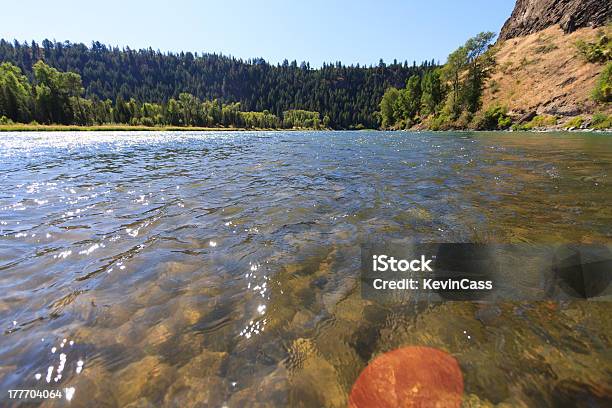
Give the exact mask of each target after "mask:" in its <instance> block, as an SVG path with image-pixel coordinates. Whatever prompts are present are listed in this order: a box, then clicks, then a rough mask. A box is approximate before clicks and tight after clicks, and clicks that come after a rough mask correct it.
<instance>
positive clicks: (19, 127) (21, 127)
mask: <svg viewBox="0 0 612 408" xmlns="http://www.w3.org/2000/svg"><path fill="white" fill-rule="evenodd" d="M277 130H282V131H288V130H289V131H291V130H310V129H275V128H236V127H197V126H142V125H134V126H132V125H95V126H80V125H40V124H37V125H30V124H23V123H16V124H10V125H0V132H74V131H84V132H96V131H139V132H142V131H150V132H155V131H156V132H160V131H173V132H175V131H183V132H185V131H215V132H220V131H277Z"/></svg>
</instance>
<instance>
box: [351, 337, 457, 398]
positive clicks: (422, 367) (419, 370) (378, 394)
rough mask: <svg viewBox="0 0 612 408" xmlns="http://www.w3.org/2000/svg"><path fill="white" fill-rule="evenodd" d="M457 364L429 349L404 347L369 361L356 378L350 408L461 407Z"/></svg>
mask: <svg viewBox="0 0 612 408" xmlns="http://www.w3.org/2000/svg"><path fill="white" fill-rule="evenodd" d="M462 395H463V375H462V374H461V369H460V368H459V364H457V360H455V358H454V357H452V356H451V355H449V354H448V353H445V352H444V351H441V350H438V349H434V348H430V347H404V348H401V349H397V350H393V351H390V352H388V353H385V354H383V355H381V356H379V357H377V358H376V359H374V361H372V362H371V363H370V364H369V365H368V366H367V367H366V368H365V369H364V370H363V371H362V372H361V374H360V375H359V378H357V381H356V382H355V384H354V385H353V389H352V390H351V395H350V398H349V408H399V407H414V408H416V407H424V408H425V407H436V408H450V407H460V406H461V398H462Z"/></svg>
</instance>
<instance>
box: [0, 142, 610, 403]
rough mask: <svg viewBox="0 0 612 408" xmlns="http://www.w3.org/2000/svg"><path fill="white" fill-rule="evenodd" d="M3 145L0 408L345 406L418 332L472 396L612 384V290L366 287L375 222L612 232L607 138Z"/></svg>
mask: <svg viewBox="0 0 612 408" xmlns="http://www.w3.org/2000/svg"><path fill="white" fill-rule="evenodd" d="M0 160H1V162H0V324H1V325H2V332H1V335H0V391H1V392H2V394H1V395H0V402H2V403H1V404H0V405H3V406H6V405H9V406H12V405H15V406H17V405H19V404H28V403H30V404H32V405H38V404H42V405H43V406H65V403H64V401H63V399H64V398H65V397H66V396H64V397H62V400H61V401H60V400H53V399H49V400H45V401H43V400H31V401H29V402H24V401H17V400H9V399H8V392H7V390H9V389H44V388H47V389H54V388H59V389H62V390H65V389H68V390H70V391H69V392H68V394H70V399H71V406H72V407H78V406H94V405H95V406H99V407H102V406H126V405H128V404H130V403H132V404H133V405H132V406H147V404H152V405H153V406H159V405H165V406H195V405H197V404H198V403H199V404H202V406H215V407H221V406H229V407H243V406H251V405H257V404H259V405H257V406H277V405H278V406H298V405H300V404H301V406H307V407H310V406H312V407H321V406H330V407H336V406H338V407H340V406H346V404H347V398H348V393H349V392H350V390H351V386H352V384H353V383H354V381H355V379H356V378H357V376H358V375H359V373H360V371H361V370H362V369H363V368H364V367H365V366H366V365H367V363H368V362H369V361H370V360H371V358H372V357H374V356H376V355H379V354H380V353H382V352H386V351H389V350H393V349H395V348H398V347H403V346H406V345H424V346H429V347H435V348H439V349H442V350H445V351H446V352H448V353H450V354H452V355H453V356H454V357H455V358H456V359H457V361H458V362H459V365H460V367H461V371H462V373H463V377H464V382H465V389H464V401H467V402H470V403H472V404H474V405H473V406H479V405H478V404H484V403H500V402H506V403H509V404H511V405H521V404H523V405H527V406H559V405H563V404H571V403H572V402H576V401H591V400H593V401H610V398H612V391H611V388H610V373H611V372H612V358H611V357H610V356H611V354H610V346H611V342H612V337H611V333H612V321H611V319H610V308H609V302H605V301H604V302H597V301H566V302H512V301H508V302H501V303H498V304H494V305H484V306H483V305H482V304H478V303H475V302H447V303H437V304H431V305H426V306H424V307H419V308H415V307H400V306H397V307H394V306H389V305H382V304H377V303H376V302H375V301H372V300H368V299H364V298H362V296H361V293H360V291H359V262H360V258H359V254H360V246H359V245H360V243H364V242H367V241H369V240H372V239H373V237H389V238H401V237H410V238H412V239H414V240H417V241H420V242H507V243H560V242H569V243H607V244H609V243H611V242H612V206H610V202H611V201H612V200H611V198H612V180H611V175H612V137H611V135H610V134H586V133H530V134H522V133H406V132H374V131H360V132H280V131H279V132H65V133H64V132H62V133H51V132H48V133H47V132H43V133H2V134H0ZM60 368H61V370H60Z"/></svg>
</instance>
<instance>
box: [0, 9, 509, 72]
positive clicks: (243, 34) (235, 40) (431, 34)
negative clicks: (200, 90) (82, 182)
mask: <svg viewBox="0 0 612 408" xmlns="http://www.w3.org/2000/svg"><path fill="white" fill-rule="evenodd" d="M88 3H89V4H90V5H87V4H88ZM513 6H514V0H429V1H427V0H425V1H423V0H420V1H419V0H404V1H401V0H370V1H365V0H311V1H299V2H298V1H292V0H284V1H283V0H260V1H257V0H217V1H196V0H191V1H190V0H172V1H161V0H149V1H135V0H133V1H131V0H105V1H100V2H87V1H85V0H49V1H32V0H20V1H11V2H8V3H7V4H5V5H3V6H2V12H3V16H2V23H1V24H0V37H2V38H4V39H10V40H13V39H15V38H16V39H18V40H20V41H24V40H32V39H34V40H36V41H41V40H42V39H44V38H49V39H56V40H58V41H64V40H69V41H71V42H83V43H85V44H88V45H89V44H90V43H91V41H92V40H97V41H100V42H102V43H104V44H110V45H119V46H126V45H127V46H129V47H131V48H148V47H149V46H151V47H152V48H153V49H155V50H157V49H159V50H161V51H181V50H183V51H193V52H195V51H198V52H217V53H223V54H226V55H233V56H235V57H239V58H244V59H246V58H251V57H262V58H264V59H266V60H268V61H270V62H273V63H277V62H282V60H284V59H285V58H286V59H288V60H289V61H292V60H294V59H295V60H297V61H298V62H301V61H309V62H310V63H311V65H312V66H320V65H321V63H323V62H324V61H325V62H334V61H342V62H344V63H346V64H352V63H360V64H366V65H369V64H377V63H378V60H379V59H380V58H383V59H384V60H385V61H387V62H391V61H393V59H394V58H397V59H398V60H399V61H403V60H408V61H409V62H412V61H413V60H416V61H417V62H420V61H422V60H424V59H428V60H429V59H432V58H435V59H436V60H440V61H442V62H443V61H444V60H445V59H446V56H447V55H448V53H449V52H450V51H452V50H453V49H455V48H457V46H459V45H460V44H462V43H463V42H464V41H465V40H466V39H467V38H469V37H471V36H473V35H474V34H477V33H478V32H480V31H494V32H496V33H497V32H499V29H500V28H501V26H502V25H503V23H504V21H505V20H506V18H508V16H509V15H510V13H511V11H512V8H513Z"/></svg>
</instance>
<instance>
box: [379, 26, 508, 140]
mask: <svg viewBox="0 0 612 408" xmlns="http://www.w3.org/2000/svg"><path fill="white" fill-rule="evenodd" d="M494 38H495V34H494V33H491V32H485V33H480V34H478V35H477V36H475V37H473V38H470V39H469V40H468V41H467V42H466V43H465V44H464V45H462V46H461V47H459V48H458V49H457V50H455V51H453V52H452V53H451V54H450V55H449V56H448V59H447V61H446V63H445V64H444V65H443V66H441V67H438V68H435V69H433V70H427V71H424V72H422V73H418V74H415V75H412V76H410V77H409V78H408V80H407V81H406V85H405V86H404V87H402V88H399V89H398V88H396V87H390V88H387V90H386V91H385V93H384V95H383V97H382V98H381V101H380V113H381V125H382V127H383V128H387V129H406V128H410V127H412V126H415V125H419V126H422V127H423V128H428V129H433V130H437V129H452V128H461V129H465V128H474V129H483V130H484V129H505V128H507V127H509V126H510V125H511V124H512V123H511V120H510V118H509V117H508V116H507V115H506V111H505V109H504V108H503V107H499V106H493V107H490V108H489V109H487V110H486V111H484V112H480V111H479V110H480V109H481V105H482V103H481V99H482V94H483V89H484V86H485V82H486V80H487V78H488V77H489V76H490V73H491V70H492V68H493V66H494V65H495V59H494V55H495V49H494V47H493V46H492V43H493V39H494Z"/></svg>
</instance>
